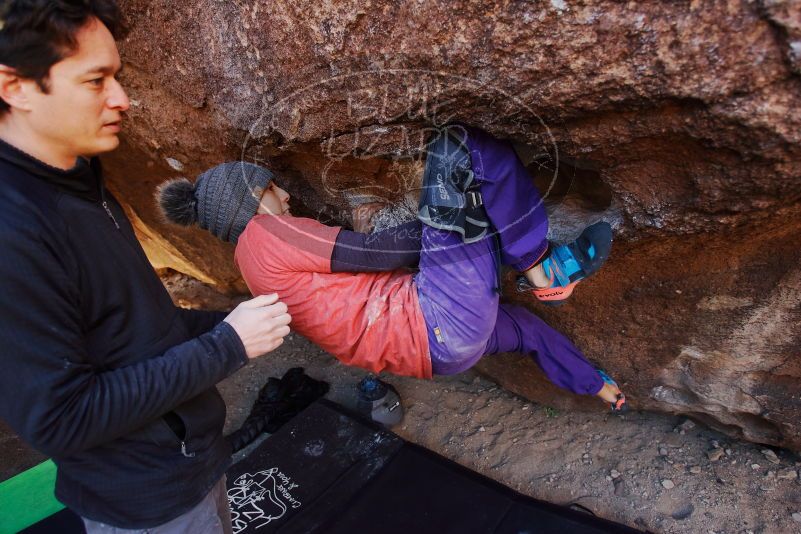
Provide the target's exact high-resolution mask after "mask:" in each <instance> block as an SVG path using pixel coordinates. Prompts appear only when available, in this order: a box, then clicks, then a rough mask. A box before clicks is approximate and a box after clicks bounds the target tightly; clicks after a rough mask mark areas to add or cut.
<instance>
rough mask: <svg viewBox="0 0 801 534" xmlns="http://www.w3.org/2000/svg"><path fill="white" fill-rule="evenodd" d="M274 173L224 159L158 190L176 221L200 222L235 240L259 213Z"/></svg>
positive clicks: (160, 201)
mask: <svg viewBox="0 0 801 534" xmlns="http://www.w3.org/2000/svg"><path fill="white" fill-rule="evenodd" d="M272 179H273V173H271V172H270V171H268V170H267V169H265V168H263V167H259V166H258V165H253V164H252V163H246V162H244V161H232V162H228V163H221V164H220V165H217V166H216V167H212V168H211V169H209V170H207V171H206V172H204V173H203V174H201V175H200V176H198V177H197V180H196V181H195V183H194V184H192V182H190V181H189V180H187V179H186V178H178V179H175V180H168V181H166V182H164V183H163V184H161V185H160V186H159V187H158V189H157V191H156V198H157V200H158V204H159V207H160V208H161V212H162V214H163V215H164V217H165V218H166V219H167V220H168V221H170V222H173V223H175V224H180V225H183V226H190V225H192V224H195V223H197V224H198V225H199V226H200V227H201V228H203V229H205V230H208V231H209V232H211V233H212V234H214V235H215V236H217V237H218V238H220V239H222V240H223V241H230V242H231V243H236V242H237V240H238V239H239V235H240V234H241V233H242V231H243V230H244V229H245V226H246V225H247V224H248V221H250V219H252V218H253V215H255V214H256V210H257V209H258V207H259V202H260V201H261V196H262V193H263V192H264V189H265V188H266V187H267V185H268V184H269V183H270V181H272Z"/></svg>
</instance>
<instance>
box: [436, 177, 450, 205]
mask: <svg viewBox="0 0 801 534" xmlns="http://www.w3.org/2000/svg"><path fill="white" fill-rule="evenodd" d="M437 191H439V198H440V200H450V198H451V197H450V195H449V194H448V190H447V189H446V188H445V179H444V178H443V177H442V174H439V173H437Z"/></svg>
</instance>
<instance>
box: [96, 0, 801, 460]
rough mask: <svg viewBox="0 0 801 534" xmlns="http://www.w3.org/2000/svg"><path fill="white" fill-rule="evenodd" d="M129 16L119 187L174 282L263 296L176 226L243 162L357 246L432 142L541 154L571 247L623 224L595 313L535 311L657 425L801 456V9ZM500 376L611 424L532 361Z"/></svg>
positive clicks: (595, 297) (346, 6) (633, 5)
mask: <svg viewBox="0 0 801 534" xmlns="http://www.w3.org/2000/svg"><path fill="white" fill-rule="evenodd" d="M122 5H123V9H124V11H125V12H126V14H127V16H128V18H129V24H130V28H131V32H130V34H129V36H128V37H127V38H126V39H124V40H123V42H121V43H120V49H121V53H122V56H123V60H124V63H125V69H126V70H125V73H124V75H123V82H124V84H125V85H126V87H127V88H128V89H129V92H130V96H131V97H132V99H133V106H132V108H131V111H130V112H129V120H128V121H127V123H126V129H127V131H126V135H125V139H124V144H123V147H122V149H121V150H120V151H118V152H117V153H116V154H114V155H111V156H110V157H108V158H107V159H106V165H107V167H108V170H109V174H110V176H111V187H112V188H113V190H114V191H115V193H116V194H117V195H118V196H119V197H120V198H121V199H122V200H123V201H124V202H126V203H127V204H128V205H129V206H130V208H131V212H132V213H133V214H134V215H135V216H136V218H137V219H138V223H137V225H138V226H139V228H140V236H141V237H142V238H143V239H144V240H146V241H147V242H148V243H149V244H150V245H152V246H149V251H150V252H151V257H153V258H154V261H156V263H157V264H158V265H162V266H171V267H173V268H175V269H176V270H179V271H181V272H185V273H187V274H190V275H191V276H194V277H196V278H200V279H204V280H206V281H212V282H213V283H215V284H216V285H217V287H218V288H220V289H221V290H224V291H227V292H235V291H241V290H243V289H244V287H243V286H242V284H241V281H240V280H238V276H237V273H236V270H235V268H234V266H233V263H232V261H231V248H230V247H229V246H225V245H221V244H219V243H217V242H215V240H214V239H213V238H211V237H210V236H207V235H204V234H203V233H201V232H199V231H196V230H186V229H176V228H174V227H171V226H167V225H164V224H163V223H162V222H161V221H159V219H158V217H157V214H156V212H155V210H154V206H153V202H152V195H153V189H154V187H155V185H156V184H157V183H159V182H160V181H162V180H163V179H165V178H166V177H169V176H175V175H179V174H184V175H187V176H193V175H195V174H196V173H197V172H199V171H201V170H203V169H204V168H206V167H208V166H210V165H212V164H215V163H218V162H220V161H223V160H226V159H236V158H242V157H244V158H246V159H249V160H252V161H259V162H263V163H265V164H268V165H269V166H271V167H272V168H273V169H276V170H277V171H278V172H279V175H280V177H281V181H282V185H284V186H285V187H286V188H287V189H288V190H289V191H290V192H291V193H292V194H293V196H294V197H295V198H296V202H295V211H296V212H297V211H299V212H301V213H303V214H306V215H310V216H316V217H319V218H321V219H322V220H325V221H327V222H334V223H336V222H339V223H342V222H345V221H346V220H347V216H346V214H347V211H346V210H347V207H348V198H349V197H352V196H353V195H364V196H373V197H375V196H378V197H383V198H386V199H389V200H399V199H401V198H403V197H404V196H406V195H407V193H410V192H411V195H412V196H413V195H414V189H415V187H419V167H420V162H419V159H420V152H419V149H420V147H421V145H422V140H423V139H424V138H425V133H426V128H428V127H430V126H431V125H437V124H442V123H444V122H447V121H454V120H456V121H463V122H466V123H469V124H473V125H477V126H481V127H483V128H485V129H487V130H489V131H491V132H492V133H494V134H495V135H497V136H499V137H504V138H508V139H510V140H512V141H514V142H515V143H517V144H519V145H521V154H523V155H524V160H525V161H526V163H529V164H530V165H531V170H532V174H535V175H537V179H538V181H539V183H540V184H541V186H542V187H543V188H544V189H545V190H548V191H550V192H549V195H548V201H549V205H550V207H551V209H552V210H553V212H554V218H553V219H552V221H553V226H554V232H555V236H556V237H560V236H562V237H565V236H568V235H569V234H570V232H571V231H573V230H574V229H575V228H577V227H580V226H581V225H582V224H584V223H586V222H587V221H589V220H591V219H597V218H601V217H603V218H607V219H609V220H611V221H612V222H614V223H615V226H616V234H617V242H616V245H615V249H614V252H613V257H612V259H611V260H610V262H609V265H608V267H607V268H606V269H605V270H604V271H603V272H601V273H600V274H599V275H597V276H596V277H595V278H594V279H593V280H592V281H588V282H587V283H585V284H582V285H580V286H579V288H578V289H577V292H576V295H575V297H574V298H573V300H572V302H570V303H569V304H567V305H565V306H564V307H562V308H559V309H556V310H551V309H543V308H542V307H539V306H537V305H532V304H530V303H529V304H528V305H529V306H531V307H532V308H533V309H535V310H536V311H537V312H538V313H541V314H542V315H543V317H545V318H546V319H547V320H548V322H549V323H551V324H552V325H554V326H555V327H556V328H559V329H560V330H562V331H564V332H565V333H566V334H567V335H569V336H570V337H571V338H572V339H574V340H575V341H576V342H577V344H578V345H579V346H580V347H582V348H583V349H584V350H585V351H586V353H587V355H588V356H589V357H591V358H593V359H595V360H597V361H598V362H599V363H602V364H603V366H604V367H605V368H606V369H607V370H608V371H609V372H610V373H611V374H613V375H614V376H616V377H617V378H619V379H620V382H621V384H622V385H624V387H625V389H626V391H627V392H628V394H629V395H630V397H631V399H632V403H633V404H634V405H635V406H636V407H638V408H643V409H651V410H660V411H668V412H675V413H684V414H689V415H692V416H694V417H696V418H698V419H702V420H704V421H706V422H708V423H710V424H712V425H714V426H717V427H719V428H722V429H723V430H725V431H727V432H728V433H730V434H732V435H735V436H741V437H744V438H745V439H750V440H755V441H760V442H765V443H771V444H777V445H783V446H787V447H791V448H794V449H796V450H801V423H799V420H801V386H799V379H801V328H799V326H798V324H799V319H801V268H799V266H798V262H799V258H800V257H801V253H799V250H800V247H801V206H799V198H801V9H799V8H798V5H797V4H795V3H794V2H792V1H781V0H773V1H771V0H763V1H759V2H745V1H742V2H737V1H731V2H722V1H721V2H714V1H710V2H697V1H692V2H689V3H667V2H658V1H651V2H629V3H621V2H612V1H609V0H606V1H602V0H597V1H586V2H572V1H569V0H550V1H549V2H539V3H524V2H497V3H494V4H491V5H490V4H487V3H486V2H478V1H476V2H469V1H454V2H444V1H436V2H395V1H393V2H383V3H382V2H363V1H360V2H357V1H337V2H330V1H328V2H308V3H302V4H297V3H294V4H293V3H281V2H270V1H258V0H257V1H253V2H247V3H245V2H219V1H213V0H188V1H186V2H180V3H175V2H167V1H165V0H157V1H145V0H123V2H122ZM560 229H561V230H560ZM560 231H561V234H560ZM165 250H166V251H165ZM510 276H511V275H510ZM507 286H508V291H507V294H508V295H510V298H511V299H513V300H518V301H520V299H519V298H518V297H516V296H515V295H513V293H512V289H511V284H507ZM481 369H482V370H483V371H484V372H486V373H488V374H490V375H491V376H493V377H494V378H495V379H496V380H498V381H499V382H500V383H501V384H503V385H504V386H505V387H507V388H509V389H511V390H513V391H516V392H519V393H520V394H522V395H525V396H527V397H530V398H533V399H536V400H541V401H543V402H546V403H548V404H552V405H556V406H562V407H568V406H570V407H575V406H577V405H582V406H587V407H592V408H598V405H597V404H594V403H593V402H594V401H593V402H590V401H587V402H586V403H584V404H582V403H577V401H576V400H575V399H573V398H571V397H569V396H566V395H564V394H563V393H561V392H559V391H557V390H556V389H555V388H554V387H552V386H550V385H548V384H546V383H545V382H544V381H543V379H542V378H541V376H540V375H539V372H538V371H537V369H536V367H535V366H534V365H533V364H532V363H531V362H530V361H528V360H527V359H526V358H524V357H520V356H500V357H496V358H490V359H486V360H485V361H484V362H483V363H482V364H481Z"/></svg>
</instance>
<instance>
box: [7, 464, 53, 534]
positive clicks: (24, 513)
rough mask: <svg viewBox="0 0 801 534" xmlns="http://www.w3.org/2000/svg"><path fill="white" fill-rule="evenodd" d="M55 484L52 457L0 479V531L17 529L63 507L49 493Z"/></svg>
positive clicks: (16, 530)
mask: <svg viewBox="0 0 801 534" xmlns="http://www.w3.org/2000/svg"><path fill="white" fill-rule="evenodd" d="M55 485H56V464H54V463H53V461H52V460H47V461H46V462H42V463H40V464H39V465H37V466H35V467H31V468H30V469H28V470H27V471H23V472H22V473H20V474H18V475H17V476H15V477H12V478H9V479H8V480H6V481H4V482H0V534H10V533H13V532H19V531H20V530H22V529H24V528H28V527H29V526H31V525H33V524H34V523H37V522H39V521H41V520H42V519H44V518H45V517H49V516H51V515H53V514H54V513H56V512H58V511H59V510H61V509H62V508H64V505H63V504H61V503H60V502H58V501H57V500H56V496H55V495H54V494H53V491H54V489H55Z"/></svg>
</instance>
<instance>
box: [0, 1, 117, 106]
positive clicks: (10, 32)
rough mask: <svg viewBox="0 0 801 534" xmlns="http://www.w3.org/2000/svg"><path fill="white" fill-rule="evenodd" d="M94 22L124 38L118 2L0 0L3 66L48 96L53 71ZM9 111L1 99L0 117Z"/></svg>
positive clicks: (70, 52)
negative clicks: (50, 75) (85, 26)
mask: <svg viewBox="0 0 801 534" xmlns="http://www.w3.org/2000/svg"><path fill="white" fill-rule="evenodd" d="M91 18H97V19H98V20H100V22H102V23H103V24H104V25H105V26H106V28H108V30H109V31H110V32H111V34H112V35H113V36H114V38H115V39H119V38H120V37H122V35H123V33H124V28H123V24H122V17H121V14H120V9H119V7H117V2H116V0H5V1H2V0H0V64H2V65H5V66H7V67H10V68H12V69H14V70H15V71H16V73H17V75H18V76H19V77H20V78H24V79H28V80H33V81H35V82H36V84H37V85H38V86H39V88H40V89H41V90H42V92H44V93H47V92H48V90H49V87H48V75H49V74H50V67H52V66H53V65H54V64H55V63H58V62H59V61H61V60H62V59H64V58H66V57H67V56H69V55H70V54H72V53H73V52H75V49H76V47H77V42H76V34H77V33H78V31H79V30H80V29H81V28H82V27H83V26H84V25H85V24H86V23H87V22H89V20H90V19H91ZM9 109H10V108H9V105H8V104H7V103H6V102H5V101H3V100H2V99H0V116H2V115H3V114H4V113H6V112H7V111H8V110H9Z"/></svg>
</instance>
